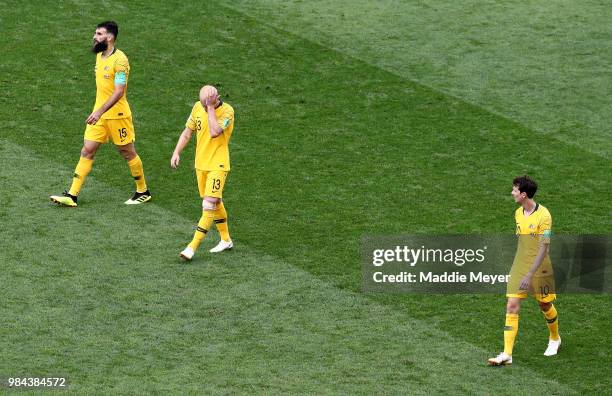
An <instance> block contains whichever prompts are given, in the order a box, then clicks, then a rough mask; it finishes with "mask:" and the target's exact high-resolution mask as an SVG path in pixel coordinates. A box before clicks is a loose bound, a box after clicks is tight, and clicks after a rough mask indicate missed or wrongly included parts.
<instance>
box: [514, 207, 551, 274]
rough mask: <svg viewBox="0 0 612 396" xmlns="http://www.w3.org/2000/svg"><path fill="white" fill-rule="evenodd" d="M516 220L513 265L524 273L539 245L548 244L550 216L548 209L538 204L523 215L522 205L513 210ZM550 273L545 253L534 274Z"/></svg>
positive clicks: (549, 262)
mask: <svg viewBox="0 0 612 396" xmlns="http://www.w3.org/2000/svg"><path fill="white" fill-rule="evenodd" d="M514 219H515V222H516V235H517V236H518V247H517V252H516V256H515V258H514V264H513V265H514V266H519V267H517V268H520V269H521V272H524V273H526V272H527V271H528V270H529V268H530V267H531V265H532V264H533V262H534V260H535V258H536V256H537V254H538V250H539V248H540V245H541V244H542V243H546V244H550V238H551V230H552V217H551V215H550V212H549V211H548V209H546V208H545V207H544V206H542V205H540V204H536V208H535V210H534V211H533V213H531V214H530V215H529V216H525V214H524V209H523V207H519V208H518V209H517V210H516V211H515V212H514ZM551 273H552V263H551V261H550V255H549V254H546V257H545V258H544V261H543V262H542V264H541V265H540V267H539V269H538V271H537V272H536V273H535V274H534V276H549V275H550V274H551Z"/></svg>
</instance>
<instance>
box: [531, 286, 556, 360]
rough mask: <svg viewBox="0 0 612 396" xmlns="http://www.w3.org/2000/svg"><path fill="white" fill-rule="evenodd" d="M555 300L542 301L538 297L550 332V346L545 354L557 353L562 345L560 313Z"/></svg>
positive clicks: (552, 354)
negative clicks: (554, 303) (554, 302)
mask: <svg viewBox="0 0 612 396" xmlns="http://www.w3.org/2000/svg"><path fill="white" fill-rule="evenodd" d="M549 296H550V295H549ZM536 298H537V297H536ZM553 300H554V299H553ZM553 300H551V301H542V300H540V299H538V303H539V304H540V309H541V310H542V313H543V314H544V318H545V319H546V324H547V325H548V332H549V336H548V346H547V348H546V351H544V356H554V355H556V354H557V352H558V351H559V347H560V346H561V336H560V335H559V315H558V314H557V309H556V308H555V306H554V305H553V303H552V301H553Z"/></svg>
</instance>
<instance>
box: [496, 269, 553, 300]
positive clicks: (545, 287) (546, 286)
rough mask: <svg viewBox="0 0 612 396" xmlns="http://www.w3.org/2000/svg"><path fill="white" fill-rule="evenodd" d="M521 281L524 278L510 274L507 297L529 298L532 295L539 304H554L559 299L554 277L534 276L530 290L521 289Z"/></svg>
mask: <svg viewBox="0 0 612 396" xmlns="http://www.w3.org/2000/svg"><path fill="white" fill-rule="evenodd" d="M521 279H522V276H512V274H510V280H509V281H508V288H507V289H506V297H517V298H527V295H528V294H531V295H533V297H534V298H535V299H536V300H537V301H539V302H552V301H555V300H556V299H557V294H556V293H555V277H554V276H534V277H533V278H531V286H530V289H529V290H521V289H520V286H519V285H520V283H521Z"/></svg>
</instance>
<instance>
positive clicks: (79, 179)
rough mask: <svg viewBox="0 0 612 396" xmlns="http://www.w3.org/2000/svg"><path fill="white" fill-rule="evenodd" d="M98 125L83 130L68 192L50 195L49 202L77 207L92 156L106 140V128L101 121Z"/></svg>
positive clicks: (91, 164) (91, 165) (89, 169)
mask: <svg viewBox="0 0 612 396" xmlns="http://www.w3.org/2000/svg"><path fill="white" fill-rule="evenodd" d="M99 124H100V125H87V128H86V129H85V139H84V140H83V148H81V157H80V158H79V162H78V163H77V166H76V168H75V170H74V175H73V177H72V184H71V186H70V190H68V191H64V193H63V194H62V195H52V196H51V197H50V198H51V201H52V202H55V203H57V204H59V205H62V206H72V207H74V206H77V197H78V196H79V193H80V192H81V188H82V187H83V183H85V179H86V178H87V175H88V174H89V172H91V168H92V167H93V161H94V156H95V155H96V152H97V151H98V148H99V147H100V145H101V144H102V143H105V142H106V141H107V140H108V136H107V132H106V127H105V125H104V122H103V121H99Z"/></svg>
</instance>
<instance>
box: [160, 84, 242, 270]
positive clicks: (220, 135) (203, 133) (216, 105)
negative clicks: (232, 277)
mask: <svg viewBox="0 0 612 396" xmlns="http://www.w3.org/2000/svg"><path fill="white" fill-rule="evenodd" d="M233 129H234V109H233V108H232V106H230V105H229V104H228V103H225V102H223V101H221V99H220V98H219V94H218V92H217V89H216V88H215V87H213V86H211V85H205V86H204V87H202V89H201V90H200V101H198V102H196V103H195V104H194V105H193V108H192V110H191V114H190V115H189V118H188V119H187V123H186V124H185V129H184V130H183V132H182V133H181V136H180V137H179V140H178V142H177V143H176V148H175V149H174V153H173V154H172V158H171V159H170V166H171V167H172V168H176V167H177V166H178V165H179V161H180V154H181V152H182V151H183V149H184V148H185V146H186V145H187V143H189V140H190V139H191V135H192V134H193V132H194V131H195V132H196V153H195V170H196V176H197V179H198V190H199V192H200V197H201V198H202V217H201V218H200V221H199V222H198V225H197V227H196V231H195V234H194V236H193V240H192V241H191V243H189V245H188V246H187V247H186V248H185V249H184V250H183V251H182V252H181V253H180V257H181V258H182V259H183V260H191V259H192V258H193V255H194V254H195V252H196V250H197V249H198V247H199V246H200V243H201V242H202V240H203V239H204V237H205V236H206V233H207V232H208V231H209V230H210V227H211V226H212V224H213V222H214V224H215V225H216V226H217V230H218V231H219V235H220V236H221V240H220V241H219V244H218V245H217V246H215V247H214V248H212V249H211V250H210V252H211V253H218V252H222V251H224V250H226V249H231V248H232V247H234V243H233V242H232V240H231V238H230V235H229V230H228V225H227V212H226V210H225V206H224V205H223V199H222V198H223V187H224V186H225V180H226V179H227V174H228V172H229V171H230V160H229V141H230V138H231V137H232V131H233Z"/></svg>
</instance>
